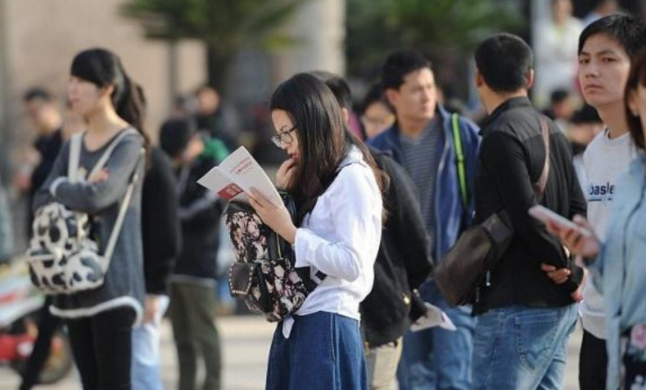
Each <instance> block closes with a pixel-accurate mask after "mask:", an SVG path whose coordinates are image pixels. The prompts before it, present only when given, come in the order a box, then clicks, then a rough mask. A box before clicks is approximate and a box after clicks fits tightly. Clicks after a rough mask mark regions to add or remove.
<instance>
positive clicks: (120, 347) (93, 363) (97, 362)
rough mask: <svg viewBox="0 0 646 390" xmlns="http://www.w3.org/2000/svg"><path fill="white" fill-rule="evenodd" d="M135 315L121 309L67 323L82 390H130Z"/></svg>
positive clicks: (124, 308)
mask: <svg viewBox="0 0 646 390" xmlns="http://www.w3.org/2000/svg"><path fill="white" fill-rule="evenodd" d="M135 316H136V315H135V311H134V310H133V309H132V308H129V307H123V308H117V309H112V310H108V311H104V312H102V313H99V314H97V315H94V316H92V317H86V318H81V319H74V320H68V321H67V327H68V329H69V334H70V343H71V345H72V352H73V354H74V360H75V362H76V366H77V367H78V370H79V373H80V374H81V382H82V383H83V390H130V364H131V356H132V325H133V323H134V321H135Z"/></svg>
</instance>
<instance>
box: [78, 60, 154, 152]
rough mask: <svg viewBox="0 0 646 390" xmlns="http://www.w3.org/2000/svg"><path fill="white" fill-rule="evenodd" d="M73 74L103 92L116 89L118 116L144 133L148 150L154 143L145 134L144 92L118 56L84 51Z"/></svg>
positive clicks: (115, 107) (114, 91) (114, 97)
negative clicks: (103, 89) (105, 89)
mask: <svg viewBox="0 0 646 390" xmlns="http://www.w3.org/2000/svg"><path fill="white" fill-rule="evenodd" d="M70 74H71V75H72V76H74V77H78V78H79V79H82V80H85V81H88V82H90V83H92V84H94V85H96V86H98V87H99V88H103V87H107V86H109V85H112V86H113V87H114V90H113V91H112V95H110V100H111V101H112V105H113V106H114V109H115V111H116V112H117V115H119V117H121V119H123V120H125V121H126V122H128V123H129V124H130V125H132V126H133V127H134V128H135V129H137V131H139V132H140V133H141V135H142V136H143V137H144V140H145V145H146V149H148V147H149V144H150V142H149V139H148V136H147V135H146V133H145V132H144V96H143V89H142V88H141V87H140V86H139V85H137V84H136V83H135V82H133V81H132V80H131V79H130V77H129V76H128V74H127V73H126V70H125V69H124V68H123V64H122V63H121V60H120V59H119V57H118V56H117V55H116V54H114V53H113V52H111V51H109V50H107V49H102V48H93V49H88V50H84V51H82V52H80V53H78V54H77V55H76V57H74V60H73V61H72V67H71V69H70Z"/></svg>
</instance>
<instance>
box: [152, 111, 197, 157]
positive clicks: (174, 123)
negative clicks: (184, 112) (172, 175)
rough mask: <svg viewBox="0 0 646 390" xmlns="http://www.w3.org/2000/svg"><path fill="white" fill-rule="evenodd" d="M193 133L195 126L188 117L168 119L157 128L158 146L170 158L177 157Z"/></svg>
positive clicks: (184, 148)
mask: <svg viewBox="0 0 646 390" xmlns="http://www.w3.org/2000/svg"><path fill="white" fill-rule="evenodd" d="M194 134H195V126H193V124H192V123H191V121H190V120H189V119H188V118H171V119H168V120H167V121H166V122H164V123H163V124H162V126H161V129H160V130H159V146H160V147H161V149H162V150H163V151H164V152H166V154H168V156H170V157H171V158H176V157H179V156H181V155H182V153H184V150H186V147H187V146H188V143H189V142H190V140H191V138H192V137H193V135H194Z"/></svg>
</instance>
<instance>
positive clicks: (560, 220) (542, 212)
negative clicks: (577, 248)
mask: <svg viewBox="0 0 646 390" xmlns="http://www.w3.org/2000/svg"><path fill="white" fill-rule="evenodd" d="M529 215H531V216H532V217H534V218H536V219H538V220H539V221H541V222H543V223H544V224H546V225H549V224H550V223H551V224H555V225H557V226H559V227H560V228H564V229H567V230H574V231H576V232H578V233H579V234H581V235H582V236H585V237H592V232H590V231H589V230H588V229H586V228H584V227H583V226H580V225H577V224H576V223H574V222H572V221H570V220H569V219H567V218H565V217H563V216H561V215H559V214H557V213H555V212H554V211H552V210H550V209H548V208H547V207H544V206H541V205H536V206H532V207H531V208H530V209H529Z"/></svg>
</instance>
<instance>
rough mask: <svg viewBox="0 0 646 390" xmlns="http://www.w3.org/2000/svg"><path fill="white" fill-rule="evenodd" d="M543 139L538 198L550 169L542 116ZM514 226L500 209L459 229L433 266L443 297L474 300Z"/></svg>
mask: <svg viewBox="0 0 646 390" xmlns="http://www.w3.org/2000/svg"><path fill="white" fill-rule="evenodd" d="M541 132H542V135H543V142H544V143H545V164H544V166H543V172H542V173H541V176H540V178H539V179H538V182H537V183H535V184H534V190H535V192H536V195H537V199H540V198H542V196H543V193H544V192H545V186H546V184H547V178H548V176H549V170H550V130H549V127H548V125H547V122H546V121H545V119H541ZM513 235H514V230H513V227H512V224H511V221H510V219H509V216H508V215H507V212H506V211H505V210H504V209H503V210H501V211H499V212H497V213H495V214H493V215H492V216H490V217H489V218H487V219H486V220H485V221H484V222H482V223H481V224H479V225H475V226H473V227H471V228H469V229H467V230H465V231H464V233H462V235H460V237H459V238H458V240H457V242H456V243H455V245H453V247H452V248H451V249H450V250H449V252H448V253H447V254H446V256H444V259H442V261H440V262H439V263H438V264H437V265H436V267H435V269H434V274H433V277H434V280H435V283H436V285H437V287H438V288H439V290H440V292H441V293H442V295H443V296H444V298H445V299H446V300H447V301H448V302H449V303H450V304H451V305H454V306H456V305H466V304H469V303H471V302H473V299H474V297H475V294H476V291H477V289H478V286H480V284H481V283H482V282H483V281H484V280H485V278H487V275H488V274H489V272H490V271H491V270H493V269H494V268H495V267H496V265H497V264H498V262H499V261H500V259H501V257H502V255H503V254H504V253H505V251H506V250H507V248H508V247H509V244H510V242H511V239H512V237H513Z"/></svg>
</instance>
